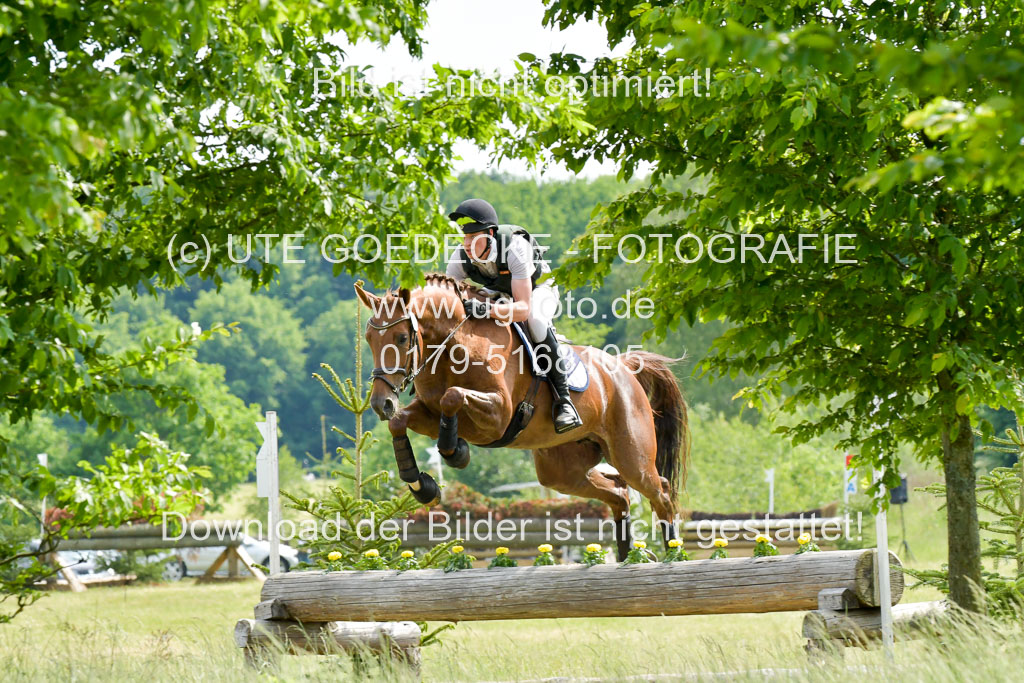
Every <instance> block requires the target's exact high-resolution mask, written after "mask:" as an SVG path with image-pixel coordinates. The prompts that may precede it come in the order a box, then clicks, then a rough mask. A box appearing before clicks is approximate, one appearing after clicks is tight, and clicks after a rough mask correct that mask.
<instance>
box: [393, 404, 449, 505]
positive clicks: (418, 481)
mask: <svg viewBox="0 0 1024 683" xmlns="http://www.w3.org/2000/svg"><path fill="white" fill-rule="evenodd" d="M436 424H437V422H436V417H434V416H433V415H431V413H430V412H429V411H428V410H427V409H426V408H425V407H424V406H423V405H422V404H421V403H420V402H419V401H413V402H412V403H410V404H409V405H408V406H407V407H406V408H405V409H404V410H401V411H399V412H398V414H396V415H395V416H394V417H393V418H391V419H390V420H389V421H388V429H389V430H390V431H391V439H392V445H393V447H394V449H395V462H396V463H397V464H398V476H399V478H401V480H402V481H404V482H405V483H407V484H408V485H409V490H410V491H411V492H412V495H413V498H415V499H416V500H418V501H419V502H420V503H423V504H424V505H433V504H434V503H436V502H437V501H438V500H440V498H441V489H440V488H439V487H438V485H437V482H436V481H434V478H433V477H431V476H430V475H429V474H427V473H425V472H420V468H419V465H417V464H416V455H415V454H414V453H413V452H412V444H411V443H410V442H409V435H408V430H409V429H412V430H413V431H414V432H417V433H419V434H426V435H428V436H433V435H434V434H435V433H436V429H435V426H436Z"/></svg>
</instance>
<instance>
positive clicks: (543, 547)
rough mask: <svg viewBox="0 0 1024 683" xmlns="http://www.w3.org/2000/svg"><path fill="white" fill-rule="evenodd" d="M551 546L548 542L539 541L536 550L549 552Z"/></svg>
mask: <svg viewBox="0 0 1024 683" xmlns="http://www.w3.org/2000/svg"><path fill="white" fill-rule="evenodd" d="M552 547H553V546H552V545H551V544H550V543H541V544H540V545H539V546H537V550H539V551H541V552H542V553H550V552H551V549H552Z"/></svg>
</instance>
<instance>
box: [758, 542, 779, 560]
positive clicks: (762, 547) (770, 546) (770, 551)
mask: <svg viewBox="0 0 1024 683" xmlns="http://www.w3.org/2000/svg"><path fill="white" fill-rule="evenodd" d="M778 554H779V549H778V547H777V546H776V545H775V544H774V543H772V542H771V539H769V538H758V540H757V542H756V543H755V544H754V557H772V556H774V555H778Z"/></svg>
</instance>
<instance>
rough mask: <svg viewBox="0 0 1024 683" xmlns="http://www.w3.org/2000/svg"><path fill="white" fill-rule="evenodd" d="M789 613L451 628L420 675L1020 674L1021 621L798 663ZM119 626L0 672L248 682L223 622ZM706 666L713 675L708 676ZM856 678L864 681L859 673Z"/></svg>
mask: <svg viewBox="0 0 1024 683" xmlns="http://www.w3.org/2000/svg"><path fill="white" fill-rule="evenodd" d="M799 617H800V615H797V614H776V615H736V616H723V617H672V618H653V619H635V620H629V619H583V620H554V621H529V622H528V621H516V622H494V623H488V624H472V625H463V626H460V627H459V629H457V631H455V632H454V633H451V634H450V637H448V638H446V640H445V644H444V645H443V646H441V647H430V648H427V649H426V650H424V664H423V679H424V680H425V681H512V680H529V679H542V678H551V677H567V678H596V679H602V680H625V679H629V678H631V677H657V679H658V680H672V679H679V680H704V679H709V680H710V679H711V678H712V677H714V678H716V679H721V675H720V674H721V673H724V672H728V674H729V675H727V676H726V678H727V679H729V680H740V681H745V680H751V681H754V680H762V679H763V678H764V677H765V676H766V675H772V674H775V675H777V676H782V677H785V678H786V679H787V680H789V679H792V680H798V681H803V680H806V681H833V680H834V681H844V680H850V679H852V678H854V677H856V678H857V679H858V680H900V681H928V683H936V682H939V681H979V682H982V681H983V682H985V683H989V682H990V681H1001V680H1011V679H1015V678H1019V677H1020V673H1019V663H1020V662H1022V661H1024V638H1022V635H1024V633H1022V628H1021V623H1022V622H1020V621H1018V622H1017V623H1016V624H1007V623H1006V622H995V621H992V620H989V619H986V618H977V617H975V618H969V619H958V620H957V623H956V624H955V625H953V626H950V627H949V628H946V629H945V631H944V632H943V633H931V634H927V636H926V637H924V638H922V639H919V640H913V641H904V642H898V643H897V645H896V658H895V662H893V663H889V662H887V661H886V659H885V657H884V656H883V654H882V653H881V652H880V651H879V650H873V651H862V650H857V649H853V648H849V649H847V650H846V651H845V655H844V656H842V657H826V658H824V659H821V660H816V661H813V662H809V661H808V659H807V657H806V655H805V654H804V652H803V650H802V644H803V641H802V639H800V638H799V637H798V626H799V620H800V619H799ZM197 627H198V628H197V629H196V630H195V631H191V632H188V631H184V632H183V631H182V630H181V629H180V628H179V629H176V630H175V632H173V633H172V632H171V631H160V630H155V631H151V632H149V633H148V634H144V635H140V634H139V633H136V632H132V631H130V630H127V629H126V628H124V627H123V626H120V625H118V624H117V623H115V622H111V621H106V620H104V621H99V620H96V619H88V618H86V619H72V618H67V617H62V618H58V619H55V620H53V621H52V622H51V623H50V624H49V625H48V627H47V628H46V629H44V630H42V631H41V630H40V629H39V628H37V627H36V628H27V627H19V626H18V625H17V624H12V625H11V627H9V628H2V629H0V662H2V663H3V671H2V674H0V675H2V678H3V679H4V680H5V681H115V680H116V681H119V682H120V681H126V680H127V681H139V680H146V681H175V682H176V683H178V682H183V681H238V680H245V679H252V676H251V675H250V674H249V672H247V671H246V670H245V669H244V667H243V663H242V657H241V654H240V652H239V651H238V650H237V649H236V648H235V647H233V644H232V643H231V640H230V631H229V630H228V629H225V630H224V632H223V633H222V634H221V633H218V634H217V635H216V636H213V635H212V633H211V632H210V631H209V630H208V629H206V628H203V627H199V626H198V625H197ZM280 662H281V664H280V668H279V669H278V670H277V671H276V675H271V676H268V677H267V679H266V680H287V681H292V680H294V681H299V680H301V681H321V680H322V681H339V680H401V679H402V676H400V675H399V673H398V672H396V671H381V670H376V669H373V668H371V669H370V670H369V671H368V672H364V673H361V674H359V675H358V676H357V675H356V674H355V672H353V671H352V668H351V663H350V661H349V659H348V658H347V657H312V656H303V657H298V656H284V657H282V658H281V660H280ZM714 674H719V675H718V676H715V675H714ZM865 677H866V678H865Z"/></svg>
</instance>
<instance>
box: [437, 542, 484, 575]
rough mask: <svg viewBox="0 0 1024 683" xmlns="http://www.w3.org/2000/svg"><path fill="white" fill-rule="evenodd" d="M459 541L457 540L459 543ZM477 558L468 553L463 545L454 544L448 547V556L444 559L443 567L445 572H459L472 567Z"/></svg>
mask: <svg viewBox="0 0 1024 683" xmlns="http://www.w3.org/2000/svg"><path fill="white" fill-rule="evenodd" d="M458 542H459V541H456V543H458ZM475 561H476V558H475V557H473V556H472V555H469V554H467V553H466V549H465V548H463V547H462V546H461V545H453V546H451V547H450V548H449V549H448V556H447V557H446V558H445V559H444V563H443V564H442V565H441V568H442V569H444V571H445V573H448V572H457V571H459V570H462V569H472V568H473V563H474V562H475Z"/></svg>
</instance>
